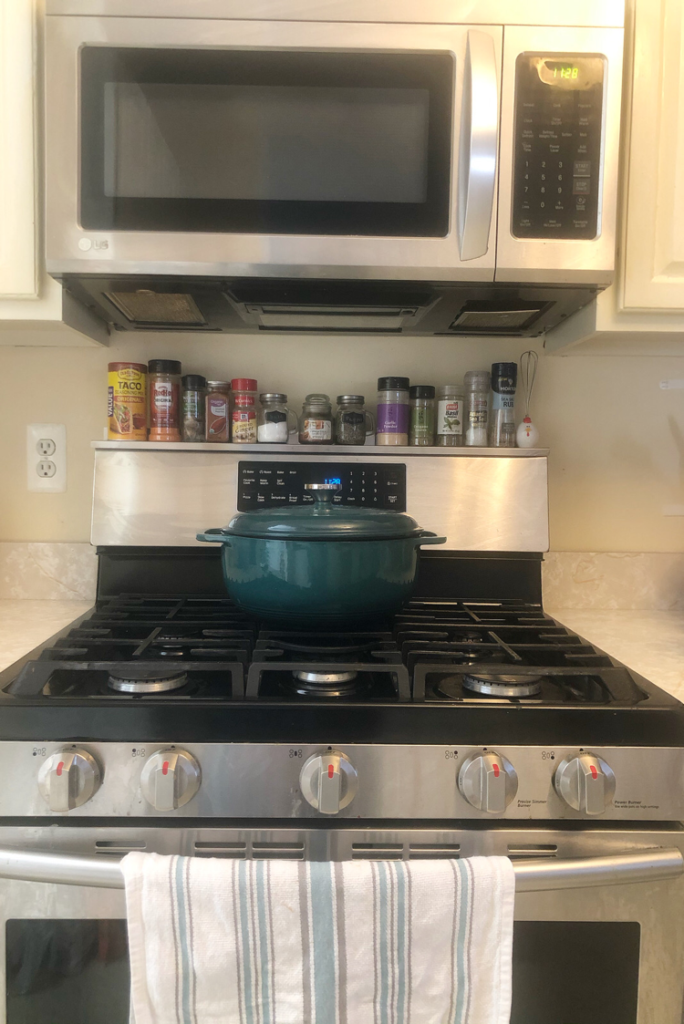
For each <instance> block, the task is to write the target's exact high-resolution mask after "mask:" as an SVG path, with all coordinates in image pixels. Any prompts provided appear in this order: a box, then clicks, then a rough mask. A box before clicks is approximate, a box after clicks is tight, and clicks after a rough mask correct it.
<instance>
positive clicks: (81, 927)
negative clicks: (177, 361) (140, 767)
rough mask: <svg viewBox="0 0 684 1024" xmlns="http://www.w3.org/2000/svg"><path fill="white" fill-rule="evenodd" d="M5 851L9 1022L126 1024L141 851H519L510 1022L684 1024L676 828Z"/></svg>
mask: <svg viewBox="0 0 684 1024" xmlns="http://www.w3.org/2000/svg"><path fill="white" fill-rule="evenodd" d="M0 844H1V846H0V879H2V881H0V957H1V958H2V960H1V962H3V963H4V964H5V970H4V972H3V976H2V978H1V981H2V987H3V988H4V993H3V994H2V995H0V1021H2V1022H6V1024H128V1020H129V1016H128V987H129V973H128V962H127V946H126V926H125V901H124V894H123V892H122V891H121V888H120V887H121V886H122V884H123V882H122V876H121V872H120V870H119V868H118V864H117V858H118V856H119V855H120V854H123V853H125V852H127V851H130V850H132V849H147V850H154V851H157V852H159V853H167V854H168V853H184V854H189V855H195V856H219V857H231V858H235V857H238V858H245V857H247V858H269V859H272V858H278V859H283V858H284V859H302V858H312V859H336V860H337V859H345V858H349V857H353V858H357V859H358V858H373V859H388V858H401V857H404V858H421V859H426V858H428V859H429V858H438V857H445V856H446V857H449V856H450V857H457V856H459V855H469V856H470V855H473V854H476V853H504V854H505V853H506V852H508V854H509V856H511V857H512V858H513V859H514V865H515V867H516V889H517V894H516V911H515V918H516V920H515V935H514V951H513V1010H512V1015H511V1024H681V1019H682V986H683V979H684V913H682V907H683V905H684V879H683V877H682V875H681V871H682V857H681V852H680V851H681V850H682V849H684V834H683V833H682V832H681V831H680V830H677V831H675V830H669V829H663V830H659V831H657V832H653V833H648V832H631V831H621V830H617V829H615V830H606V831H601V832H595V833H591V834H587V833H581V832H575V833H571V832H552V831H548V830H547V831H544V830H537V829H532V830H529V829H525V830H523V829H511V830H508V829H506V830H504V829H497V830H491V831H488V832H487V831H484V832H475V831H466V832H456V831H451V830H438V831H435V830H427V829H419V830H413V829H407V830H402V831H388V830H375V829H363V830H355V829H340V830H337V831H326V830H321V829H303V830H302V829H297V830H284V829H267V830H237V829H200V830H192V829H182V830H181V829H173V828H169V829H161V828H157V829H140V830H137V829H95V828H82V829H81V828H78V829H75V828H64V827H53V828H44V829H40V828H36V829H15V828H2V829H0ZM588 857H589V859H587V858H588ZM114 887H118V888H114ZM0 991H1V990H0Z"/></svg>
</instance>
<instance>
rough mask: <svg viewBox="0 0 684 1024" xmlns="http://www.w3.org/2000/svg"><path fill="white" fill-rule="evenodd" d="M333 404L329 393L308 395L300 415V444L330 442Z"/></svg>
mask: <svg viewBox="0 0 684 1024" xmlns="http://www.w3.org/2000/svg"><path fill="white" fill-rule="evenodd" d="M331 441H332V406H331V404H330V399H329V398H328V396H327V395H318V394H314V395H307V396H306V398H305V400H304V403H303V405H302V415H301V416H300V417H299V443H300V444H330V442H331Z"/></svg>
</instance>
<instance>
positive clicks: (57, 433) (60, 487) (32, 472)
mask: <svg viewBox="0 0 684 1024" xmlns="http://www.w3.org/2000/svg"><path fill="white" fill-rule="evenodd" d="M26 484H27V486H28V489H29V491H53V492H54V491H66V427H65V426H64V425H63V424H60V423H30V424H29V425H28V426H27V428H26Z"/></svg>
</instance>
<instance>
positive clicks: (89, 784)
mask: <svg viewBox="0 0 684 1024" xmlns="http://www.w3.org/2000/svg"><path fill="white" fill-rule="evenodd" d="M101 782H102V772H101V770H100V766H99V764H98V763H97V761H96V760H95V758H94V757H93V755H92V754H89V753H88V751H87V750H83V749H82V748H81V747H63V748H62V749H61V750H58V751H56V752H55V753H54V754H50V756H49V757H48V758H47V760H46V761H45V762H44V763H43V765H42V766H41V769H40V772H39V773H38V786H39V788H40V792H41V793H42V795H43V799H44V800H45V803H46V804H47V805H48V807H49V808H50V810H51V811H71V810H73V808H74V807H80V806H81V805H82V804H84V803H86V802H87V801H88V800H90V798H91V796H94V795H95V793H97V791H98V789H99V788H100V783H101Z"/></svg>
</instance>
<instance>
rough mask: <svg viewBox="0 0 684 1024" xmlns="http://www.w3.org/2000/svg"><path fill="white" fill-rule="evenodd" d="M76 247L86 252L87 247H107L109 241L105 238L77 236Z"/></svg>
mask: <svg viewBox="0 0 684 1024" xmlns="http://www.w3.org/2000/svg"><path fill="white" fill-rule="evenodd" d="M78 247H79V249H80V250H81V252H88V250H89V249H108V248H109V242H107V241H106V240H105V239H95V241H93V240H92V238H79V240H78Z"/></svg>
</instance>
